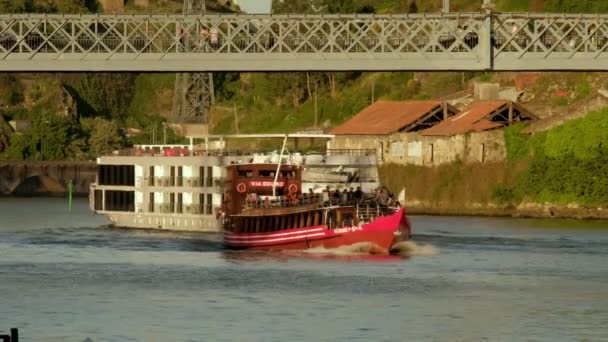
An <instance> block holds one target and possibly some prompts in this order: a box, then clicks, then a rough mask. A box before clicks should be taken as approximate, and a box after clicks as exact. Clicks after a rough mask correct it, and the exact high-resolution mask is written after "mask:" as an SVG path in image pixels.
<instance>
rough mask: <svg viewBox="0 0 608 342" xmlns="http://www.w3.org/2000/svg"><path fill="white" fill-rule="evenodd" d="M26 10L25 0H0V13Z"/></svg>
mask: <svg viewBox="0 0 608 342" xmlns="http://www.w3.org/2000/svg"><path fill="white" fill-rule="evenodd" d="M25 10H26V2H25V0H0V13H19V12H24V11H25Z"/></svg>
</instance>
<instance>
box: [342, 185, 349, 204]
mask: <svg viewBox="0 0 608 342" xmlns="http://www.w3.org/2000/svg"><path fill="white" fill-rule="evenodd" d="M340 202H341V204H342V205H347V204H348V190H346V188H344V190H342V193H341V194H340Z"/></svg>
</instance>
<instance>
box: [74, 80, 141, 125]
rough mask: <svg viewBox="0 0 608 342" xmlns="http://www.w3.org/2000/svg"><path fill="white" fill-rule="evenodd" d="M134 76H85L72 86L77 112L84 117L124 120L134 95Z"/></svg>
mask: <svg viewBox="0 0 608 342" xmlns="http://www.w3.org/2000/svg"><path fill="white" fill-rule="evenodd" d="M136 76H137V75H135V74H110V73H107V74H103V73H102V74H86V75H84V76H83V77H82V78H81V79H80V80H79V81H78V82H76V83H75V84H74V86H73V89H74V90H75V91H76V92H77V94H78V98H77V99H76V100H77V104H78V112H79V113H81V114H82V115H84V116H103V117H105V118H112V119H117V120H124V119H125V118H126V114H127V111H128V109H129V105H130V104H131V100H132V99H133V95H134V93H135V78H136Z"/></svg>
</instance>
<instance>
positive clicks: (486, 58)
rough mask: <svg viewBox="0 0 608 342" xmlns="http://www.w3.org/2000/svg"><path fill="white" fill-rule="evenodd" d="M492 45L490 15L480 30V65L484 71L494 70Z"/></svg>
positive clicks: (489, 14) (486, 17)
mask: <svg viewBox="0 0 608 342" xmlns="http://www.w3.org/2000/svg"><path fill="white" fill-rule="evenodd" d="M492 49H493V45H492V15H491V13H488V14H487V15H486V16H485V18H484V19H483V23H482V24H481V29H480V30H479V55H478V56H479V59H480V60H479V64H480V65H481V67H482V70H492V68H493V67H494V65H493V64H494V62H493V56H492V54H493V51H492Z"/></svg>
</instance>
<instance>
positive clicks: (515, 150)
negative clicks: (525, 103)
mask: <svg viewBox="0 0 608 342" xmlns="http://www.w3.org/2000/svg"><path fill="white" fill-rule="evenodd" d="M523 128H525V126H524V125H514V126H511V127H507V128H506V129H505V146H506V149H507V160H508V161H510V162H519V161H522V160H524V159H526V158H528V157H529V156H530V147H529V146H530V145H529V136H528V135H526V134H522V133H521V130H522V129H523Z"/></svg>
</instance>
